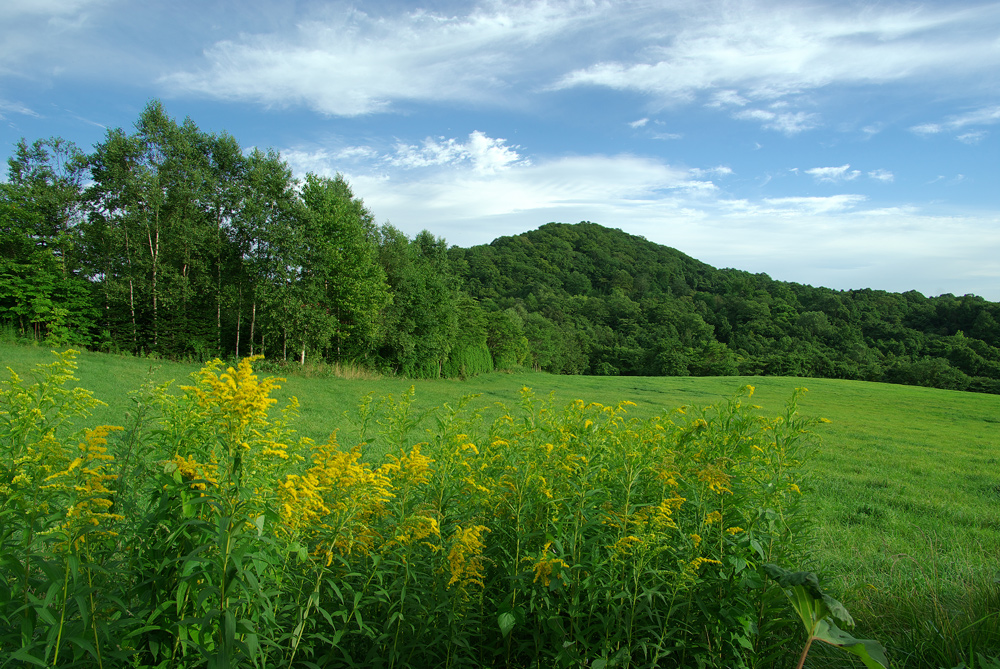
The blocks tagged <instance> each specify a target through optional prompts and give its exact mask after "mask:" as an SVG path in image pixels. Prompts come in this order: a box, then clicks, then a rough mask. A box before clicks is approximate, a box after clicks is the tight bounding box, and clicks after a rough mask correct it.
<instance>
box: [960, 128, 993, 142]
mask: <svg viewBox="0 0 1000 669" xmlns="http://www.w3.org/2000/svg"><path fill="white" fill-rule="evenodd" d="M989 134H990V133H988V132H987V131H985V130H976V131H973V132H966V133H963V134H961V135H959V136H958V137H956V138H955V139H957V140H958V141H960V142H962V143H963V144H979V142H981V141H983V140H984V139H986V136H987V135H989Z"/></svg>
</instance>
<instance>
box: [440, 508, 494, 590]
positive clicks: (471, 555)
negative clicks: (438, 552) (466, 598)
mask: <svg viewBox="0 0 1000 669" xmlns="http://www.w3.org/2000/svg"><path fill="white" fill-rule="evenodd" d="M489 531H490V529H489V528H488V527H486V526H485V525H472V526H471V527H467V528H464V529H463V528H462V526H461V525H459V526H457V527H456V528H455V533H454V534H453V535H452V536H451V549H450V550H449V551H448V569H449V571H450V573H451V578H450V579H449V580H448V587H449V588H450V587H451V586H453V585H457V586H458V587H459V588H460V589H461V590H462V591H463V592H467V589H468V587H469V585H471V584H475V585H478V586H479V587H480V588H482V587H484V586H483V570H484V569H485V566H486V558H485V557H484V556H483V550H484V549H485V548H486V544H485V543H483V534H484V533H486V532H489Z"/></svg>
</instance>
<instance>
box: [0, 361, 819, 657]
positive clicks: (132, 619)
mask: <svg viewBox="0 0 1000 669" xmlns="http://www.w3.org/2000/svg"><path fill="white" fill-rule="evenodd" d="M57 356H58V357H57V359H56V361H55V362H53V363H51V364H50V365H45V366H41V367H39V368H37V369H36V372H35V374H34V376H33V378H32V379H21V378H20V377H18V376H17V375H16V374H12V376H11V379H10V381H8V382H6V383H5V384H3V386H2V388H0V440H2V450H0V577H2V578H0V657H6V658H8V659H7V660H6V662H4V661H2V660H0V664H4V665H15V666H20V665H27V664H34V665H38V666H60V667H61V666H80V667H111V666H135V667H200V666H206V667H219V668H223V667H239V666H247V667H276V666H287V667H298V666H301V667H317V666H323V667H327V666H330V667H337V666H344V667H350V666H365V667H463V666H466V667H480V666H496V667H571V666H572V667H577V666H587V667H595V668H599V667H628V666H643V667H645V666H664V667H771V666H783V665H785V664H789V663H790V662H792V661H794V660H793V658H794V656H795V655H796V652H794V651H792V650H789V649H788V647H787V645H786V644H787V642H788V641H789V639H797V638H798V637H796V636H795V635H796V634H800V633H799V632H797V631H796V630H797V628H796V625H797V624H798V623H796V622H795V621H794V620H792V619H791V617H790V616H791V615H792V611H791V609H789V608H788V606H787V602H786V601H785V597H784V595H783V594H782V591H781V590H780V589H779V588H778V587H777V586H775V585H774V584H773V583H771V582H769V581H768V580H767V579H766V578H765V577H764V574H763V571H762V567H763V565H764V564H765V563H769V562H774V563H779V564H784V565H786V566H795V565H798V564H800V563H801V562H802V561H803V560H804V559H805V557H806V556H805V546H806V534H805V531H806V528H807V527H808V525H809V523H808V521H807V518H806V517H805V516H804V515H803V508H804V507H803V504H802V502H801V499H802V493H801V490H800V486H801V485H802V481H801V460H802V457H803V455H804V453H805V450H806V448H807V443H808V441H807V439H808V435H807V430H808V428H809V427H810V425H811V423H812V421H809V420H806V419H803V418H801V417H799V416H798V415H797V411H796V403H795V397H793V398H792V399H791V400H790V401H789V403H788V405H787V407H786V409H785V411H784V412H783V413H782V414H781V415H779V416H772V417H766V416H762V415H761V413H760V411H759V407H756V406H755V405H753V404H752V394H753V388H752V387H747V388H746V389H744V391H743V392H742V393H740V394H738V395H737V396H735V397H733V398H731V399H730V400H729V401H727V402H723V403H721V404H718V405H716V406H712V407H708V408H704V409H698V410H692V409H688V410H687V411H686V412H685V411H684V410H680V409H678V410H676V411H674V412H673V413H671V414H669V415H665V416H660V417H657V418H653V419H649V420H639V419H636V418H631V417H630V416H629V415H628V409H629V406H630V403H629V402H624V403H621V404H619V405H616V406H603V405H600V404H587V403H585V402H583V401H575V402H572V403H570V404H569V405H567V406H565V407H559V406H557V405H556V403H555V401H554V399H553V398H552V397H546V398H539V397H536V396H535V395H534V394H533V393H532V392H531V391H530V390H529V389H527V388H525V389H524V390H522V392H521V398H520V403H519V404H518V405H517V406H514V407H504V408H502V410H501V411H500V412H499V418H497V419H495V420H491V421H487V420H485V419H483V418H482V417H481V415H480V408H477V405H476V400H475V398H474V397H467V398H463V399H462V400H460V401H458V402H455V403H452V404H444V405H443V406H440V407H438V408H436V409H432V410H429V411H428V410H422V409H419V408H418V407H417V405H416V402H415V398H414V393H413V391H412V389H411V391H409V392H406V393H403V394H401V395H398V396H396V397H392V396H387V397H381V398H378V397H374V396H369V397H367V398H365V400H364V401H363V402H362V404H361V406H360V407H359V408H358V411H357V412H356V415H355V416H354V421H353V422H352V423H350V424H349V425H345V428H344V429H343V430H341V431H340V432H339V433H334V434H333V435H331V436H330V438H329V439H328V440H326V441H324V442H322V443H320V442H313V441H311V440H309V439H306V438H301V437H299V436H298V435H297V434H296V433H295V431H294V420H295V415H296V406H297V403H296V402H295V400H294V399H293V400H292V401H290V402H289V403H288V404H287V405H286V406H284V407H282V408H280V410H276V408H275V407H274V404H275V403H276V402H275V400H274V399H272V398H271V397H270V395H271V393H272V392H273V391H274V390H276V388H277V386H278V383H279V381H280V380H279V379H264V380H260V379H258V377H257V376H255V375H254V374H253V371H252V369H251V366H250V362H249V361H247V360H243V361H241V362H240V363H239V365H237V366H235V367H230V368H228V369H227V368H225V367H224V366H223V364H222V363H220V362H215V363H210V364H208V365H207V366H206V367H204V368H203V369H202V370H201V371H200V372H199V373H197V374H196V375H194V378H193V379H192V381H191V384H190V385H186V386H181V387H180V388H179V389H178V390H176V391H174V390H172V389H171V386H170V385H169V384H162V385H159V386H147V387H144V388H142V389H140V390H138V391H136V392H135V393H134V395H133V400H134V406H133V410H132V412H130V415H129V416H128V419H127V420H126V421H124V423H125V424H124V425H123V426H122V427H111V426H101V427H97V428H94V429H87V430H81V431H75V430H74V429H72V427H71V421H72V420H73V419H78V418H79V417H81V416H86V414H87V413H88V411H90V410H91V409H92V408H93V407H94V406H95V405H96V404H97V400H96V399H94V398H93V396H92V395H91V394H90V393H89V392H87V391H85V390H81V389H70V388H69V387H68V384H69V383H70V382H71V381H72V380H73V377H72V373H73V370H74V368H75V363H74V362H73V359H74V355H73V353H72V352H66V353H62V354H57ZM428 417H429V418H431V419H432V421H433V425H434V427H433V429H430V430H426V431H418V428H417V426H418V425H421V424H424V422H425V420H426V419H427V418H428Z"/></svg>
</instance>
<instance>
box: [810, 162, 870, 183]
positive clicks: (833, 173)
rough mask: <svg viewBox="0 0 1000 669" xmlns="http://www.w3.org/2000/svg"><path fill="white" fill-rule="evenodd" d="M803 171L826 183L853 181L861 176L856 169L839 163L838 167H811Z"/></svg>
mask: <svg viewBox="0 0 1000 669" xmlns="http://www.w3.org/2000/svg"><path fill="white" fill-rule="evenodd" d="M803 171H804V172H805V173H806V174H808V175H809V176H811V177H812V178H813V179H815V180H816V181H820V182H826V183H838V182H840V181H853V180H854V179H857V178H858V177H859V176H861V172H860V171H858V170H852V169H851V166H850V165H841V166H840V167H813V168H812V169H808V170H803Z"/></svg>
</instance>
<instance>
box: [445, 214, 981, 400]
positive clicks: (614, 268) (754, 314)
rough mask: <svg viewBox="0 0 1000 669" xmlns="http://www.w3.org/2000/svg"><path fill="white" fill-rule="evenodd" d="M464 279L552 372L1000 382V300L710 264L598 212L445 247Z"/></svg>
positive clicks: (952, 385)
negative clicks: (589, 218)
mask: <svg viewBox="0 0 1000 669" xmlns="http://www.w3.org/2000/svg"><path fill="white" fill-rule="evenodd" d="M450 259H451V261H452V265H453V267H454V268H455V270H456V271H457V272H458V273H459V275H460V277H461V279H462V286H463V289H464V290H465V291H466V292H468V294H469V295H471V296H472V297H474V298H475V299H477V300H479V302H480V304H481V305H482V307H483V308H484V310H486V311H487V312H501V313H504V314H506V316H507V318H509V319H511V320H514V321H516V322H517V323H518V324H520V325H521V327H522V328H523V333H524V336H525V337H526V339H527V344H528V347H529V348H530V361H531V363H532V364H533V365H534V366H535V367H536V368H538V369H542V370H545V371H550V372H556V373H570V374H600V375H618V374H621V375H667V376H685V375H695V376H725V375H733V374H743V375H780V376H813V377H824V378H842V379H858V380H869V381H887V382H892V383H906V384H911V385H924V386H932V387H938V388H949V389H958V390H976V391H980V392H997V391H998V390H1000V348H998V347H997V346H998V344H1000V325H998V321H1000V304H997V303H993V302H988V301H986V300H984V299H982V298H980V297H976V296H973V295H966V296H963V297H955V296H953V295H942V296H939V297H925V296H924V295H921V294H920V293H918V292H915V291H910V292H907V293H902V294H900V293H888V292H885V291H877V290H855V291H837V290H832V289H828V288H816V287H812V286H805V285H801V284H796V283H788V282H782V281H775V280H772V279H771V278H770V277H768V276H767V275H766V274H751V273H748V272H743V271H739V270H734V269H721V270H720V269H715V268H713V267H711V266H709V265H706V264H704V263H701V262H699V261H697V260H695V259H693V258H691V257H689V256H686V255H684V254H683V253H681V252H679V251H677V250H675V249H671V248H668V247H665V246H662V245H659V244H655V243H652V242H649V241H647V240H646V239H644V238H642V237H637V236H634V235H629V234H626V233H624V232H622V231H621V230H614V229H609V228H605V227H602V226H600V225H597V224H594V223H587V222H583V223H579V224H576V225H567V224H562V223H549V224H547V225H543V226H542V227H540V228H539V229H537V230H533V231H530V232H526V233H523V234H520V235H516V236H513V237H501V238H499V239H497V240H495V241H494V242H492V243H491V244H489V245H482V246H475V247H472V248H468V249H460V248H454V247H453V248H452V249H451V251H450Z"/></svg>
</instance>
